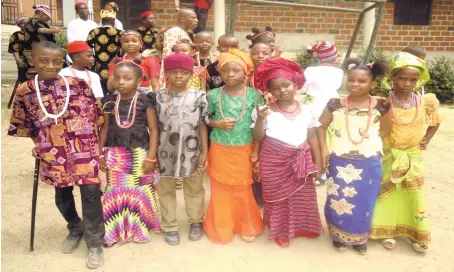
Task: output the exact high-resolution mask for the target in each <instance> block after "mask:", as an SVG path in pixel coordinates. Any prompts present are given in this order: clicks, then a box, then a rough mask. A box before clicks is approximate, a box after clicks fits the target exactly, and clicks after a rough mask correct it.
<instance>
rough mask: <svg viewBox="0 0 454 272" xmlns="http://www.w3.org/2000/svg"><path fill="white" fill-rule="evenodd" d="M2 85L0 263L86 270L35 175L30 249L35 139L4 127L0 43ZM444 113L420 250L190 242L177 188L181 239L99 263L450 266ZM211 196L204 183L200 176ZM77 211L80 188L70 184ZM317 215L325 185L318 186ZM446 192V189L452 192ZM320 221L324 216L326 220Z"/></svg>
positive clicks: (429, 164)
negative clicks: (424, 249) (66, 246)
mask: <svg viewBox="0 0 454 272" xmlns="http://www.w3.org/2000/svg"><path fill="white" fill-rule="evenodd" d="M1 55H2V63H1V65H2V66H1V67H2V88H1V98H2V103H1V114H2V115H1V124H2V127H1V132H0V133H1V139H2V142H1V147H2V148H1V150H2V169H1V170H2V180H1V185H2V186H1V189H2V190H1V201H2V202H1V204H2V205H1V207H2V214H1V223H2V225H1V226H2V230H1V250H2V259H1V265H2V270H3V271H47V272H52V271H86V270H88V269H87V268H86V265H85V258H86V254H87V249H86V247H85V246H84V244H83V243H81V245H80V247H79V248H78V249H77V251H76V252H74V253H73V254H70V255H64V254H61V253H60V248H61V245H62V242H63V239H64V238H65V237H66V235H67V230H66V226H65V221H64V219H63V218H62V217H61V216H60V214H59V212H58V210H57V208H56V207H55V205H54V190H53V188H52V187H51V186H48V185H45V184H42V183H40V186H39V192H38V208H37V217H36V219H37V221H36V236H35V237H36V238H35V251H33V252H30V251H29V248H28V246H29V233H30V214H31V198H32V197H31V195H32V184H33V169H34V165H33V164H34V159H33V158H32V157H31V153H30V152H31V148H32V142H31V140H29V139H25V138H13V137H8V136H5V135H6V131H7V128H8V124H9V123H8V118H9V115H10V110H8V109H7V108H6V104H7V101H8V98H9V96H10V94H11V90H12V87H13V85H14V80H12V78H13V77H14V74H15V65H14V62H13V61H12V59H11V57H10V56H9V55H8V54H7V53H6V51H5V47H4V44H3V47H2V52H1ZM441 111H442V113H443V114H444V116H445V120H444V123H443V124H442V126H441V128H440V130H439V132H438V134H437V135H436V136H435V138H434V139H433V141H432V143H431V144H430V145H429V149H428V151H427V152H425V167H426V185H425V192H426V195H427V199H428V205H429V212H430V213H431V216H430V219H431V226H432V227H431V234H432V240H433V241H432V244H431V245H430V249H429V252H428V253H427V254H426V255H425V256H424V255H421V254H417V253H415V252H414V251H413V250H412V249H411V248H410V247H409V246H408V245H407V244H406V243H405V242H404V241H398V247H397V248H396V249H395V250H394V251H388V250H385V249H384V248H383V247H382V246H381V245H380V244H379V243H378V242H375V241H371V242H369V251H368V253H367V255H366V256H359V255H357V254H356V253H354V252H353V251H352V250H348V251H346V252H342V253H339V252H337V251H335V250H334V249H333V247H332V246H331V242H330V239H329V237H328V235H327V233H326V225H324V229H325V234H323V235H322V236H321V237H320V238H317V239H314V240H306V239H304V238H299V239H295V240H292V243H291V245H290V247H289V248H287V249H282V248H279V247H278V246H276V245H275V244H274V242H272V241H269V240H268V239H267V231H265V233H263V234H262V235H261V236H260V237H258V239H257V241H256V242H254V243H246V242H244V241H243V240H242V239H241V238H240V237H238V236H237V237H235V239H234V241H233V242H232V243H231V244H229V245H224V246H220V245H213V244H211V243H210V242H209V241H208V239H207V238H203V239H202V240H201V241H198V242H190V241H189V240H188V238H187V235H188V229H189V226H188V225H187V223H186V214H185V210H184V206H183V203H184V202H183V198H182V194H181V192H179V194H178V201H179V206H178V216H179V221H180V225H181V229H180V234H181V238H182V239H181V245H180V246H176V247H171V246H168V245H167V244H165V242H164V240H163V236H162V235H159V234H154V233H153V234H152V241H151V242H149V243H147V244H135V243H130V244H125V245H116V246H114V247H113V248H109V249H106V250H105V251H104V252H105V264H104V266H103V267H102V268H101V269H99V271H115V270H117V271H213V270H214V271H229V272H233V271H301V270H305V271H333V270H336V271H361V270H362V271H365V270H367V271H381V272H382V271H412V272H415V271H428V272H430V271H443V272H444V271H454V259H453V258H452V254H453V252H454V219H453V218H454V209H453V207H454V198H453V197H452V192H453V191H454V184H453V178H452V177H454V167H453V161H454V153H453V151H454V145H453V143H452V142H451V141H452V139H454V126H453V125H454V109H449V108H446V107H444V108H442V109H441ZM205 185H206V189H207V194H206V200H207V202H208V199H209V184H208V182H206V183H205ZM75 192H76V198H77V205H78V210H79V211H80V199H79V196H80V194H79V192H78V190H75ZM317 192H318V203H319V209H320V213H321V216H322V218H324V217H323V206H324V203H325V199H326V196H325V195H326V187H320V188H318V189H317ZM450 192H451V193H450ZM323 221H324V220H323Z"/></svg>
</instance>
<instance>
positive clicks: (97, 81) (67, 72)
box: [59, 67, 104, 99]
mask: <svg viewBox="0 0 454 272" xmlns="http://www.w3.org/2000/svg"><path fill="white" fill-rule="evenodd" d="M73 71H74V72H75V74H76V77H77V78H79V79H83V80H85V81H86V82H87V84H88V82H91V86H90V88H91V90H92V92H93V95H94V96H95V98H96V99H98V98H103V97H104V93H103V91H102V87H101V78H100V77H99V76H98V75H97V74H95V73H93V72H92V71H88V70H86V71H88V74H87V72H86V71H79V70H76V69H73ZM59 75H61V76H70V77H73V76H74V74H73V72H72V71H71V68H69V67H66V68H64V69H62V70H61V71H60V73H59ZM88 76H90V79H88Z"/></svg>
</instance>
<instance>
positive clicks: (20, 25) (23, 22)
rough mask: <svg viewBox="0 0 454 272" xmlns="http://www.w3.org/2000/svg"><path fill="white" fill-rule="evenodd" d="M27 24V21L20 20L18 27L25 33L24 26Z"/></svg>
mask: <svg viewBox="0 0 454 272" xmlns="http://www.w3.org/2000/svg"><path fill="white" fill-rule="evenodd" d="M27 22H28V19H25V20H22V22H20V24H19V27H20V29H21V30H22V31H25V24H27Z"/></svg>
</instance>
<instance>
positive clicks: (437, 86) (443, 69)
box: [425, 56, 454, 104]
mask: <svg viewBox="0 0 454 272" xmlns="http://www.w3.org/2000/svg"><path fill="white" fill-rule="evenodd" d="M428 66H429V73H430V81H429V83H427V85H426V87H425V89H426V91H427V92H430V93H434V94H435V95H436V96H437V98H438V100H440V102H441V103H446V104H452V103H454V60H453V59H450V58H448V57H445V56H441V57H439V58H435V59H434V60H433V61H429V63H428Z"/></svg>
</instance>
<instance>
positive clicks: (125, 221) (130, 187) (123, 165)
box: [99, 62, 160, 246]
mask: <svg viewBox="0 0 454 272" xmlns="http://www.w3.org/2000/svg"><path fill="white" fill-rule="evenodd" d="M142 76H143V71H142V68H141V67H140V66H139V65H138V64H136V63H135V62H122V63H119V64H118V65H117V66H116V68H115V72H114V80H115V88H116V89H117V90H118V95H116V96H113V95H112V96H108V97H106V98H105V99H104V101H103V102H104V119H105V123H104V124H103V126H102V128H101V132H100V143H99V149H100V152H102V153H101V154H104V156H101V157H100V164H101V170H103V171H104V172H106V173H107V187H106V192H105V194H104V200H103V214H104V222H105V228H106V235H105V237H104V244H105V245H106V246H112V245H114V244H115V243H117V242H120V243H124V242H130V241H134V242H148V241H149V240H150V235H149V233H148V232H149V230H151V229H155V230H156V231H157V232H159V230H160V224H159V203H158V199H157V197H156V193H155V189H156V186H157V183H158V181H159V173H158V172H157V171H156V153H157V148H158V121H157V117H156V99H155V94H154V93H146V94H145V93H141V92H139V91H138V90H137V88H138V87H139V86H140V83H141V82H140V81H141V79H142Z"/></svg>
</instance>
